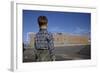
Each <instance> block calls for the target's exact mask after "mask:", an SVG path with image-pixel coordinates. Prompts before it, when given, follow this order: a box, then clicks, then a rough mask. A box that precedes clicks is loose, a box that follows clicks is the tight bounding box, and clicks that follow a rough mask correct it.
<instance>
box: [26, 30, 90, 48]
mask: <svg viewBox="0 0 100 73" xmlns="http://www.w3.org/2000/svg"><path fill="white" fill-rule="evenodd" d="M34 37H35V33H34V32H30V33H28V38H29V47H30V48H34ZM53 38H54V46H55V47H57V46H68V45H86V44H90V39H89V38H88V37H87V36H79V35H70V34H64V33H53Z"/></svg>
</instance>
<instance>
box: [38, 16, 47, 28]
mask: <svg viewBox="0 0 100 73" xmlns="http://www.w3.org/2000/svg"><path fill="white" fill-rule="evenodd" d="M47 23H48V19H47V17H46V16H39V17H38V24H39V27H41V26H43V25H45V26H47Z"/></svg>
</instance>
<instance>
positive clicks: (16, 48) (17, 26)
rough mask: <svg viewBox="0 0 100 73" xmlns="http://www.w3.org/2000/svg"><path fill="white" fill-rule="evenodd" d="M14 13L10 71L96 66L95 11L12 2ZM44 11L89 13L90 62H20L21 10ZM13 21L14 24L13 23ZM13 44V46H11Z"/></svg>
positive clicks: (87, 8)
mask: <svg viewBox="0 0 100 73" xmlns="http://www.w3.org/2000/svg"><path fill="white" fill-rule="evenodd" d="M13 4H14V9H13V11H14V13H12V16H13V18H14V20H13V18H12V23H13V24H14V25H13V29H12V30H13V31H14V32H13V33H12V34H13V36H12V37H13V39H12V40H13V41H12V55H13V56H12V67H11V68H12V70H13V71H16V70H17V71H19V70H20V71H22V70H33V69H47V67H48V68H51V69H53V68H64V67H80V66H90V65H92V66H94V65H96V59H97V58H96V48H95V45H96V44H95V43H94V39H95V36H94V34H93V33H95V29H94V24H96V9H95V8H89V7H85V8H84V7H73V6H72V7H71V6H54V5H40V4H39V5H36V4H33V3H31V4H32V5H30V3H27V4H28V5H26V4H25V5H24V4H23V3H18V2H14V3H13ZM23 9H26V10H44V11H65V12H66V11H67V12H68V11H69V12H70V11H71V12H82V13H91V14H92V15H91V16H92V17H91V25H92V27H91V28H92V36H93V38H92V41H93V43H92V46H91V47H92V58H91V60H79V61H76V60H75V61H61V62H42V63H39V62H38V63H35V62H33V63H23V62H22V49H21V48H22V10H23ZM13 21H14V22H13ZM13 43H14V44H13Z"/></svg>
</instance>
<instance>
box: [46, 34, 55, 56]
mask: <svg viewBox="0 0 100 73" xmlns="http://www.w3.org/2000/svg"><path fill="white" fill-rule="evenodd" d="M47 41H48V49H49V50H50V52H51V54H54V38H53V35H52V34H49V35H48V38H47Z"/></svg>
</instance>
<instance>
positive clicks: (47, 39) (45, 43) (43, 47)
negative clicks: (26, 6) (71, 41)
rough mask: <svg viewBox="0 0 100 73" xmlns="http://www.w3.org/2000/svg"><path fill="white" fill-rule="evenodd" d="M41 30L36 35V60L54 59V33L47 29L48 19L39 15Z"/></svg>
mask: <svg viewBox="0 0 100 73" xmlns="http://www.w3.org/2000/svg"><path fill="white" fill-rule="evenodd" d="M38 24H39V32H38V33H37V34H36V35H35V49H36V61H54V60H55V56H54V43H53V35H52V34H51V33H49V32H48V31H47V24H48V19H47V17H46V16H39V17H38Z"/></svg>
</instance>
